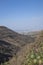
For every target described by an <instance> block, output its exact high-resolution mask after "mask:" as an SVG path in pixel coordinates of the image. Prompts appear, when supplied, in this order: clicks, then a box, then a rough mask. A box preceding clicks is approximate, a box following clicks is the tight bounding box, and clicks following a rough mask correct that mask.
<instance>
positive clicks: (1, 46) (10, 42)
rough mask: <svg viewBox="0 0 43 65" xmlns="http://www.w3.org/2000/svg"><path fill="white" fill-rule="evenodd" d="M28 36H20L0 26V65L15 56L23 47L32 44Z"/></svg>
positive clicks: (32, 40)
mask: <svg viewBox="0 0 43 65" xmlns="http://www.w3.org/2000/svg"><path fill="white" fill-rule="evenodd" d="M34 41H35V38H34V37H31V36H30V35H29V36H28V35H22V34H19V33H17V32H15V31H12V30H10V29H8V28H7V27H4V26H0V63H4V62H5V61H8V60H9V59H10V58H12V57H13V56H15V55H16V54H17V53H18V52H19V51H20V50H21V48H22V47H23V46H25V45H26V44H28V43H31V42H34Z"/></svg>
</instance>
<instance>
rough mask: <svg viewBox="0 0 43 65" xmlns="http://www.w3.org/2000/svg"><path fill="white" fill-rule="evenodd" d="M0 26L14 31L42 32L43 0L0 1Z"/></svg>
mask: <svg viewBox="0 0 43 65" xmlns="http://www.w3.org/2000/svg"><path fill="white" fill-rule="evenodd" d="M0 26H6V27H8V28H10V29H13V30H15V31H25V30H27V31H35V30H43V0H0Z"/></svg>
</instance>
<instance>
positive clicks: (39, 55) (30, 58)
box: [22, 43, 43, 65]
mask: <svg viewBox="0 0 43 65" xmlns="http://www.w3.org/2000/svg"><path fill="white" fill-rule="evenodd" d="M38 44H39V43H38ZM42 64H43V43H40V44H39V46H38V47H36V46H35V47H33V49H31V51H30V53H28V54H27V55H26V57H25V61H24V62H23V64H22V65H42Z"/></svg>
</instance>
